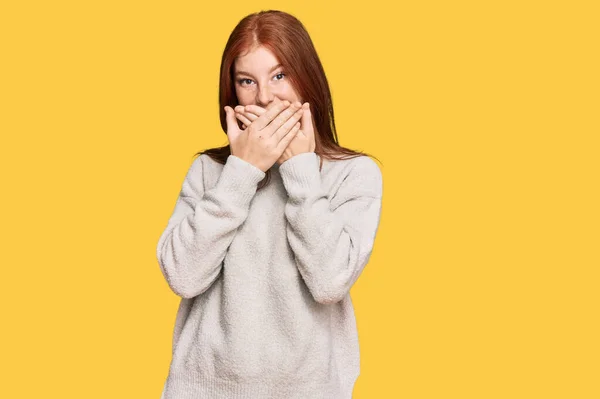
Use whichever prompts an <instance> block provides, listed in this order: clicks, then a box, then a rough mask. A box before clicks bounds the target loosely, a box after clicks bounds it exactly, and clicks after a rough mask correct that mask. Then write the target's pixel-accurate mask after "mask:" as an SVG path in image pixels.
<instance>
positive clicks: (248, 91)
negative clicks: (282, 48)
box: [233, 46, 302, 108]
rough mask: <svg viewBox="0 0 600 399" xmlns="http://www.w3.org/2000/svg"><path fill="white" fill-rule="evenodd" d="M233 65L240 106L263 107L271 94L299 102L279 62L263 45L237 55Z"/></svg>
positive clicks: (268, 102) (267, 103)
mask: <svg viewBox="0 0 600 399" xmlns="http://www.w3.org/2000/svg"><path fill="white" fill-rule="evenodd" d="M233 68H234V69H233V72H234V75H233V76H234V85H235V93H236V94H237V98H238V101H239V103H240V105H258V106H260V107H263V108H267V106H268V105H269V104H270V103H271V102H272V101H273V100H274V99H275V97H277V98H279V99H280V100H282V101H283V100H288V101H290V102H295V101H300V103H302V100H301V99H300V97H299V96H298V94H297V93H296V90H294V88H293V87H292V85H291V83H290V81H289V79H288V78H287V75H286V73H285V71H284V70H283V68H282V67H281V66H280V65H279V61H278V60H277V58H276V57H275V55H274V54H273V53H272V52H271V51H269V50H268V49H267V48H265V47H263V46H260V47H256V48H254V49H253V50H251V51H250V52H249V53H247V54H244V55H241V56H239V57H238V58H237V59H236V60H235V63H234V66H233Z"/></svg>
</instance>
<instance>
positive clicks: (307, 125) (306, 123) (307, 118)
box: [301, 103, 314, 138]
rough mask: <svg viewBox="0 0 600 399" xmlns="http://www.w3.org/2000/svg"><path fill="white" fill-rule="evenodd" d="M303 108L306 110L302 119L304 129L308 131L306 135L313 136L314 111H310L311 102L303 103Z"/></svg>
mask: <svg viewBox="0 0 600 399" xmlns="http://www.w3.org/2000/svg"><path fill="white" fill-rule="evenodd" d="M302 109H303V110H304V113H303V114H302V121H301V124H302V131H303V132H304V133H306V137H308V138H311V136H312V135H314V129H313V124H312V113H311V112H310V104H309V103H304V104H302Z"/></svg>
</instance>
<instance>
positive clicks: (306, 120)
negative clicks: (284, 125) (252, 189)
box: [235, 98, 315, 164]
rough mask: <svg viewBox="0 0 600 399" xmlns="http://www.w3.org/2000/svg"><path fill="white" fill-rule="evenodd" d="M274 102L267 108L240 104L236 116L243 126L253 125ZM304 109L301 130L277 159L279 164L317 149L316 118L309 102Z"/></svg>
mask: <svg viewBox="0 0 600 399" xmlns="http://www.w3.org/2000/svg"><path fill="white" fill-rule="evenodd" d="M276 100H277V98H276ZM274 103H275V102H272V103H271V104H269V105H268V106H267V108H266V109H265V108H262V107H259V106H257V105H246V106H245V107H244V106H241V105H238V106H237V107H235V111H236V118H238V119H239V120H240V121H241V122H242V126H243V127H244V128H246V127H247V126H251V124H252V122H253V121H255V120H256V119H257V118H259V117H260V115H263V114H264V113H265V112H267V110H268V109H269V108H270V107H272V106H273V105H274ZM296 105H300V103H299V102H296ZM302 109H303V110H304V113H303V115H302V119H301V123H300V132H299V133H298V134H297V135H296V137H295V138H294V139H293V140H292V141H291V142H290V144H289V145H288V146H287V147H286V149H285V150H284V152H283V153H282V155H281V157H279V159H277V163H278V164H282V163H283V162H285V161H287V160H288V159H290V158H291V157H293V156H294V155H298V154H301V153H303V152H314V150H315V129H314V119H313V118H312V113H311V112H310V105H309V104H308V103H304V104H303V106H302Z"/></svg>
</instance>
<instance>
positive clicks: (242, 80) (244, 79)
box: [238, 78, 252, 86]
mask: <svg viewBox="0 0 600 399" xmlns="http://www.w3.org/2000/svg"><path fill="white" fill-rule="evenodd" d="M247 80H248V81H250V82H252V79H248V78H243V79H239V80H238V83H239V84H240V85H242V86H244V82H246V81H247Z"/></svg>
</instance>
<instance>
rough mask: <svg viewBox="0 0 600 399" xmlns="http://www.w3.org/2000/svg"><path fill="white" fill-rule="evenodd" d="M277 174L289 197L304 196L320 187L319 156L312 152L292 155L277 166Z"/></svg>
mask: <svg viewBox="0 0 600 399" xmlns="http://www.w3.org/2000/svg"><path fill="white" fill-rule="evenodd" d="M279 174H280V175H281V179H282V180H283V184H284V186H285V189H286V190H287V193H288V196H290V197H294V198H304V197H306V196H309V195H310V194H314V193H316V192H317V191H318V190H319V188H320V187H321V172H320V171H319V157H318V156H317V154H316V153H314V152H303V153H301V154H298V155H294V156H293V157H291V158H290V159H288V160H287V161H285V162H284V163H282V164H281V166H279Z"/></svg>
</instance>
